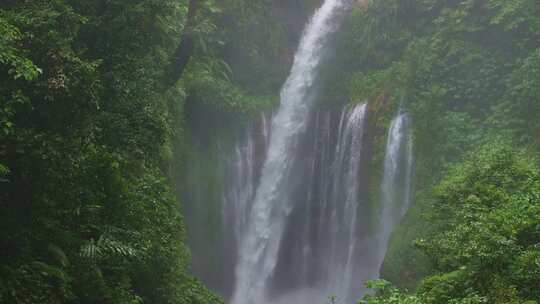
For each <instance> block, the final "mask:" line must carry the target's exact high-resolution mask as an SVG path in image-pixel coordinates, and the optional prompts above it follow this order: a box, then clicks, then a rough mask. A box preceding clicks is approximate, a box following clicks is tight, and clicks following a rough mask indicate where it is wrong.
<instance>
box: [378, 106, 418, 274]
mask: <svg viewBox="0 0 540 304" xmlns="http://www.w3.org/2000/svg"><path fill="white" fill-rule="evenodd" d="M412 150H413V139H412V128H411V119H410V118H409V116H408V115H407V114H405V113H401V111H400V113H399V114H398V116H397V117H396V118H394V120H393V121H392V123H391V125H390V129H389V131H388V139H387V144H386V155H385V158H384V174H383V179H382V185H381V208H382V212H381V219H380V223H381V225H380V233H379V238H380V240H379V264H382V262H383V260H384V256H385V254H386V249H387V247H388V241H389V238H390V235H391V233H392V231H393V229H394V227H395V226H396V225H397V224H398V223H399V221H400V220H401V218H402V217H403V215H404V214H405V212H406V211H407V209H408V208H409V206H410V201H411V188H412V185H411V180H412V169H413V161H414V159H413V151H412Z"/></svg>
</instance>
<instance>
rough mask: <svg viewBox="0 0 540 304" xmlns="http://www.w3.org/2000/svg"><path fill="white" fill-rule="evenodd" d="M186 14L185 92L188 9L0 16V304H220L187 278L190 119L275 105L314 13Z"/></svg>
mask: <svg viewBox="0 0 540 304" xmlns="http://www.w3.org/2000/svg"><path fill="white" fill-rule="evenodd" d="M192 2H197V5H198V11H197V14H196V16H195V19H194V20H195V22H194V23H195V26H194V27H193V28H189V29H188V30H190V31H192V32H190V33H191V34H192V35H193V41H194V43H193V44H194V46H193V49H194V51H193V53H192V54H191V61H190V62H189V64H188V66H187V69H186V70H185V71H184V73H183V77H182V78H181V79H180V80H179V81H176V79H167V77H168V74H167V71H169V70H170V65H171V62H172V61H173V58H172V55H173V53H174V52H175V49H176V48H177V47H178V45H179V44H180V40H181V37H182V36H183V35H184V34H186V33H185V32H184V25H185V24H187V23H186V21H185V20H186V18H187V15H188V7H189V6H188V1H180V0H179V1H176V0H165V1H153V0H137V1H120V0H118V1H101V0H99V1H77V0H53V1H49V0H47V1H45V0H43V1H41V0H40V1H18V0H13V1H11V0H9V1H2V2H1V3H0V230H1V231H0V248H2V249H1V250H0V302H1V303H115V304H116V303H205V304H206V303H219V302H221V300H220V299H219V298H218V297H216V296H215V295H213V294H212V293H210V292H209V291H208V290H207V289H206V288H205V287H203V286H202V284H201V283H199V282H198V281H197V280H195V279H194V278H192V277H191V276H190V275H189V274H188V272H187V269H188V264H189V260H190V253H189V250H188V248H187V246H186V243H185V229H184V223H183V222H184V221H183V217H182V214H181V211H180V204H179V203H178V199H177V197H176V195H175V193H177V192H180V191H181V190H180V189H179V188H182V187H184V185H179V184H178V183H177V182H176V181H177V177H178V175H179V174H180V172H182V171H183V170H185V168H186V167H185V163H184V162H183V159H184V158H185V156H186V155H187V154H189V153H191V152H190V151H197V149H198V148H197V143H195V142H192V141H190V140H189V138H190V137H189V136H188V135H187V134H186V132H185V131H184V130H185V125H186V121H185V116H186V115H185V112H186V111H185V108H186V105H187V104H201V105H206V106H207V107H210V108H212V109H213V111H214V112H216V113H241V114H238V115H240V116H242V115H244V116H245V115H246V114H249V113H252V112H254V111H255V110H257V111H258V109H260V108H263V107H266V106H268V104H269V103H272V102H274V101H275V99H276V98H275V95H276V92H275V87H276V85H277V83H281V82H282V78H283V77H284V74H286V72H287V69H288V67H287V65H286V64H280V63H286V62H287V60H289V51H287V46H288V45H289V44H291V41H293V40H295V39H296V37H295V36H294V35H295V31H290V30H289V31H286V29H287V28H288V29H291V28H293V25H292V24H291V23H290V22H289V23H285V22H282V21H283V20H279V18H281V17H280V16H283V14H281V13H280V12H284V11H287V10H290V13H291V14H295V15H296V16H298V14H296V13H298V12H307V11H308V10H306V9H305V7H306V5H307V3H308V2H306V1H295V2H294V3H286V2H283V3H281V2H276V3H270V2H268V1H262V0H261V1H237V0H226V1H213V0H200V1H192ZM291 7H296V8H295V9H291ZM278 17H279V18H278ZM263 32H264V33H265V35H261V33H263ZM296 35H297V34H296ZM262 71H264V75H263V74H262ZM170 83H174V85H172V86H171V85H170ZM242 113H243V114H242ZM173 188H176V189H175V190H176V191H173Z"/></svg>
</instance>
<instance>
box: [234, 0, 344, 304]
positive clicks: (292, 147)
mask: <svg viewBox="0 0 540 304" xmlns="http://www.w3.org/2000/svg"><path fill="white" fill-rule="evenodd" d="M347 2H349V1H347V0H326V1H325V2H324V4H323V5H322V6H321V7H320V8H319V9H318V10H317V12H316V13H315V15H314V16H313V18H312V20H311V21H310V23H309V24H308V26H307V27H306V29H305V31H304V34H303V37H302V39H301V41H300V45H299V48H298V50H297V52H296V55H295V58H294V63H293V66H292V69H291V73H290V75H289V77H288V79H287V81H286V82H285V84H284V86H283V88H282V91H281V104H280V107H279V110H278V112H277V114H276V115H275V116H274V118H273V120H272V127H271V135H270V142H269V148H268V153H267V157H266V160H265V163H264V167H263V169H262V175H261V178H260V184H259V186H258V188H257V190H256V194H255V200H254V203H253V206H252V208H251V212H250V216H249V222H248V230H247V233H246V234H245V235H244V236H243V238H242V240H241V244H240V251H239V260H238V265H237V267H236V272H235V273H236V290H235V292H234V295H233V301H232V302H233V303H235V304H255V303H257V304H260V303H264V302H265V301H266V297H267V288H268V282H269V280H270V278H271V277H272V275H273V273H274V270H275V267H276V263H277V256H278V253H279V250H280V244H281V240H282V236H283V232H284V229H285V220H286V218H287V216H288V215H289V214H290V213H291V211H292V209H293V202H292V201H291V199H290V196H289V194H290V188H289V187H290V185H291V182H292V181H291V180H290V173H291V168H292V163H293V161H294V159H295V156H296V152H297V147H298V143H299V140H300V138H299V137H300V135H301V134H302V133H303V132H304V131H305V129H306V124H307V121H308V116H309V110H310V105H311V103H312V102H311V101H312V99H313V91H312V89H313V84H314V81H315V80H316V77H317V68H318V67H319V64H320V62H321V59H322V57H323V55H324V53H325V49H326V45H327V43H326V42H327V39H328V36H329V35H330V34H331V33H333V32H334V31H335V30H336V29H337V24H338V22H336V21H337V19H338V18H339V16H340V15H341V12H342V11H343V10H344V9H345V8H346V6H347Z"/></svg>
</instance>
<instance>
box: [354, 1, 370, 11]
mask: <svg viewBox="0 0 540 304" xmlns="http://www.w3.org/2000/svg"><path fill="white" fill-rule="evenodd" d="M368 5H369V0H356V6H358V7H361V8H364V9H367V8H368Z"/></svg>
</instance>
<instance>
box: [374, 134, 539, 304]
mask: <svg viewBox="0 0 540 304" xmlns="http://www.w3.org/2000/svg"><path fill="white" fill-rule="evenodd" d="M536 163H537V161H536V160H535V159H534V158H533V156H530V155H527V154H526V153H525V152H523V151H520V150H517V149H515V148H513V147H511V146H510V145H508V144H507V143H506V142H504V141H495V142H493V143H491V144H487V145H485V146H483V147H481V148H480V149H478V150H477V151H475V153H473V154H472V155H471V156H470V157H469V158H467V159H466V160H465V161H464V162H463V163H461V164H458V165H456V166H454V167H452V169H451V170H450V172H449V174H448V176H447V177H445V178H444V180H443V181H442V182H441V183H440V184H439V185H438V186H437V188H436V199H435V200H434V201H433V206H432V207H431V209H430V210H431V212H432V214H431V215H430V220H431V221H433V222H434V225H433V226H432V227H436V229H432V230H431V233H429V235H428V236H427V237H426V238H425V239H420V240H418V241H417V246H418V247H419V248H421V249H422V250H423V251H424V252H425V254H426V255H427V256H428V257H429V259H430V260H431V261H432V264H433V265H434V268H435V271H436V274H434V275H431V276H428V277H427V278H425V279H424V280H423V281H422V283H421V284H420V287H419V288H418V290H417V291H416V294H415V295H414V296H406V295H403V294H401V293H400V292H399V291H398V290H397V289H394V288H392V287H389V286H388V285H387V284H383V283H377V284H375V285H371V286H370V287H371V288H376V289H377V290H379V292H378V293H377V297H375V298H374V299H373V298H371V297H368V299H367V301H368V302H366V303H409V302H407V301H409V300H411V299H415V300H416V301H418V303H537V302H538V301H540V293H538V288H537V286H539V284H540V263H538V262H539V261H540V260H539V259H538V258H539V254H540V251H539V249H540V248H539V244H540V238H539V236H540V225H539V221H538V219H539V218H540V204H539V202H540V170H539V168H538V167H537V165H536ZM369 301H372V302H369ZM392 301H394V302H392ZM413 303H416V302H413Z"/></svg>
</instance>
